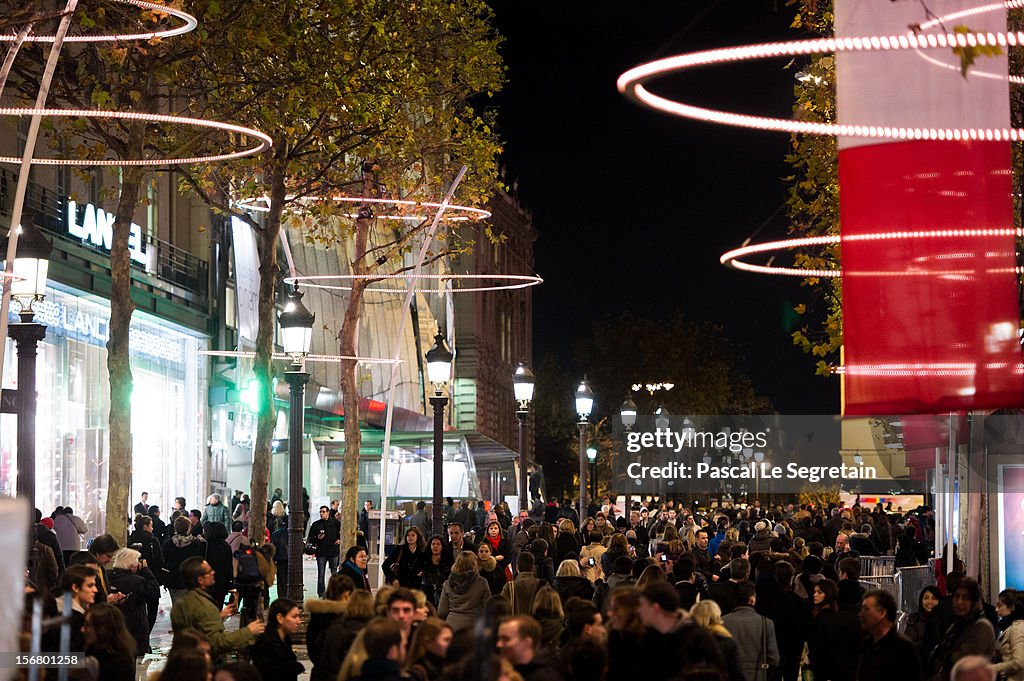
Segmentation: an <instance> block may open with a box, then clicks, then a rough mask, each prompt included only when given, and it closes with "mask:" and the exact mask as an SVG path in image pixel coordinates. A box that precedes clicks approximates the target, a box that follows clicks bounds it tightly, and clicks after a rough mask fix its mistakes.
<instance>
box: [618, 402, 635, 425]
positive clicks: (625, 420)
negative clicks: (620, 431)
mask: <svg viewBox="0 0 1024 681" xmlns="http://www.w3.org/2000/svg"><path fill="white" fill-rule="evenodd" d="M619 416H620V417H622V427H623V428H625V429H626V430H629V429H630V428H632V427H633V426H635V425H636V402H634V401H633V398H631V397H627V398H626V401H625V402H623V403H622V406H621V407H619Z"/></svg>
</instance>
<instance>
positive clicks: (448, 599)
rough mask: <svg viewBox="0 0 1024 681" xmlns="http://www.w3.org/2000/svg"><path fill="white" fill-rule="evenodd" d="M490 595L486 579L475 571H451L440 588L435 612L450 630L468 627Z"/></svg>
mask: <svg viewBox="0 0 1024 681" xmlns="http://www.w3.org/2000/svg"><path fill="white" fill-rule="evenodd" d="M490 597H491V589H490V587H489V586H488V585H487V580H486V579H484V578H483V577H481V576H480V575H479V574H477V573H476V572H463V573H456V572H453V573H452V575H451V577H449V578H448V581H447V582H445V583H444V586H443V587H442V588H441V600H440V602H439V603H438V604H437V614H438V616H439V617H441V618H442V619H444V621H445V622H447V623H448V626H450V627H451V628H452V631H455V632H459V631H461V630H463V629H469V628H470V627H472V626H473V623H474V622H476V616H477V615H479V614H480V613H481V612H482V611H483V609H484V605H486V604H487V601H488V600H489V599H490Z"/></svg>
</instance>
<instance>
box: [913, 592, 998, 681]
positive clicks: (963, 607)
mask: <svg viewBox="0 0 1024 681" xmlns="http://www.w3.org/2000/svg"><path fill="white" fill-rule="evenodd" d="M953 615H954V620H953V623H952V624H950V625H949V627H948V628H947V629H946V631H945V632H944V633H943V635H942V638H941V639H940V641H939V645H938V646H936V648H935V650H933V651H932V654H931V657H930V659H929V673H930V674H931V675H932V676H933V677H937V678H939V679H941V681H949V679H950V675H951V673H952V671H953V665H955V664H956V662H957V660H959V659H960V658H962V657H966V656H968V655H981V656H983V657H985V658H987V659H992V656H993V655H994V654H995V643H996V634H995V629H994V628H993V627H992V623H991V622H989V621H988V619H986V618H985V614H984V611H983V610H982V601H981V587H979V586H978V582H976V581H975V580H973V579H971V578H970V577H964V578H963V579H961V580H960V581H959V582H958V583H957V585H956V588H955V589H954V590H953Z"/></svg>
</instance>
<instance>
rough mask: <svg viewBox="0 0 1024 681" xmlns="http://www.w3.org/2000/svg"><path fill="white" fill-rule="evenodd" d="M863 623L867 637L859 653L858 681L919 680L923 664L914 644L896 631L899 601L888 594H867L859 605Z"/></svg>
mask: <svg viewBox="0 0 1024 681" xmlns="http://www.w3.org/2000/svg"><path fill="white" fill-rule="evenodd" d="M860 623H861V626H862V627H864V630H865V631H867V632H868V637H867V639H866V640H865V641H864V644H863V646H862V647H861V651H860V663H859V664H858V665H857V680H858V681H869V680H870V681H873V680H874V679H900V681H920V679H921V665H920V664H919V662H918V660H919V658H918V656H917V651H916V649H915V648H914V644H913V643H911V642H910V640H909V639H908V638H907V637H906V636H903V635H902V634H900V633H899V632H897V631H896V599H895V598H893V597H892V595H891V594H889V593H888V592H885V591H869V592H868V593H867V594H865V596H864V600H863V601H862V602H861V606H860Z"/></svg>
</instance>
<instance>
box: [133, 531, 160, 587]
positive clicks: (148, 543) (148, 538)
mask: <svg viewBox="0 0 1024 681" xmlns="http://www.w3.org/2000/svg"><path fill="white" fill-rule="evenodd" d="M132 544H141V545H142V548H141V549H139V553H141V554H142V558H143V559H144V560H145V561H146V564H147V565H146V567H148V568H149V569H150V570H152V571H153V575H154V576H155V577H156V580H157V581H158V582H160V583H161V584H162V583H163V582H162V581H161V580H162V579H163V578H164V552H163V551H162V550H161V549H160V540H159V539H157V537H156V535H155V534H153V533H152V532H146V531H145V530H135V531H134V532H132V533H131V534H130V535H128V547H129V548H132ZM136 548H137V547H136Z"/></svg>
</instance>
